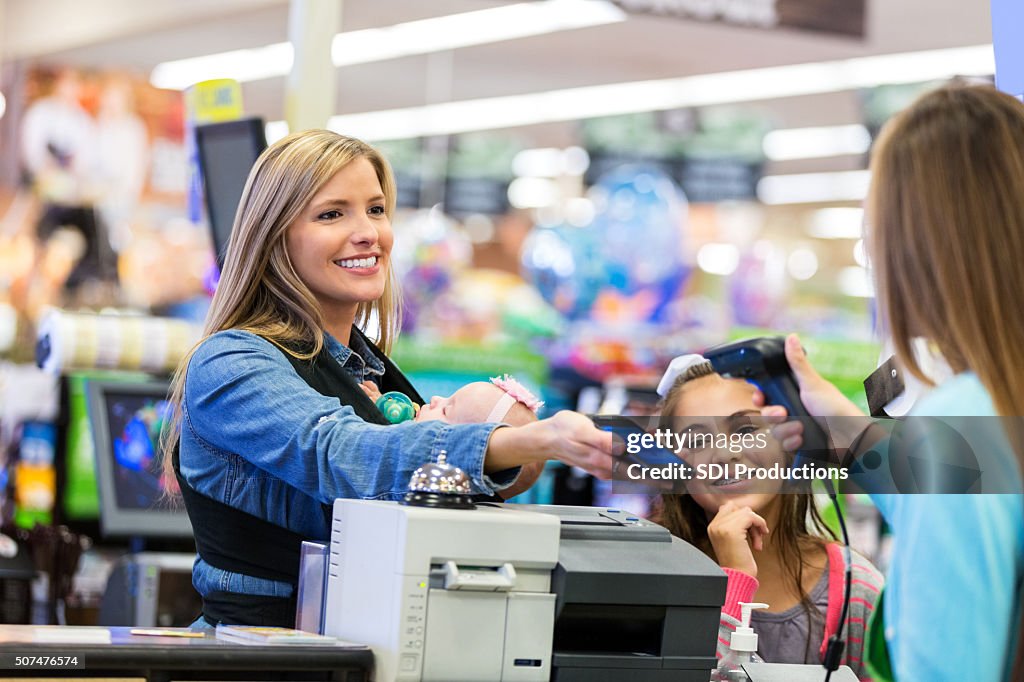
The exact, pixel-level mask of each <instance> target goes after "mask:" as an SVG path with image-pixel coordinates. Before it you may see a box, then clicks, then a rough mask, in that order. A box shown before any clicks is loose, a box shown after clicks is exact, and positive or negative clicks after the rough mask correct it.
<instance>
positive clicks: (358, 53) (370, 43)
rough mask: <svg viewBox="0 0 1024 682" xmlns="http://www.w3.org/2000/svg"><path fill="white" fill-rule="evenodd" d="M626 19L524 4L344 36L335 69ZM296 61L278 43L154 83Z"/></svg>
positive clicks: (159, 73) (589, 7)
mask: <svg viewBox="0 0 1024 682" xmlns="http://www.w3.org/2000/svg"><path fill="white" fill-rule="evenodd" d="M625 19H626V13H625V12H623V11H622V10H621V9H619V8H618V7H615V6H614V5H612V4H611V3H605V2H593V1H592V0H544V1H543V2H523V3H517V4H514V5H505V6H502V7H492V8H488V9H482V10H475V11H472V12H463V13H460V14H449V15H446V16H440V17H432V18H430V19H421V20H419V21H409V22H404V23H401V24H395V25H393V26H385V27H383V28H371V29H364V30H362V31H347V32H344V33H338V34H337V35H335V36H334V40H333V42H332V45H331V60H332V61H333V63H334V65H335V66H350V65H352V64H366V63H369V62H376V61H382V60H385V59H395V58H397V57H407V56H410V55H417V54H428V53H431V52H440V51H442V50H454V49H458V48H460V47H469V46H472V45H484V44H488V43H495V42H499V41H503V40H513V39H516V38H526V37H529V36H535V35H542V34H545V33H554V32H556V31H567V30H571V29H575V28H586V27H588V26H600V25H602V24H610V23H615V22H619V21H625ZM293 60H294V52H293V50H292V45H291V43H274V44H272V45H265V46H263V47H258V48H253V49H248V50H233V51H231V52H219V53H216V54H210V55H205V56H202V57H191V58H188V59H177V60H174V61H169V62H163V63H161V64H158V65H157V66H156V68H154V69H153V72H152V74H150V79H149V80H150V82H151V83H152V84H153V85H154V86H156V87H158V88H170V89H174V90H183V89H185V88H187V87H189V86H190V85H193V84H195V83H198V82H201V81H205V80H210V79H212V78H233V79H235V80H237V81H239V82H246V81H254V80H261V79H264V78H274V77H278V76H284V75H286V74H288V72H290V71H291V68H292V62H293Z"/></svg>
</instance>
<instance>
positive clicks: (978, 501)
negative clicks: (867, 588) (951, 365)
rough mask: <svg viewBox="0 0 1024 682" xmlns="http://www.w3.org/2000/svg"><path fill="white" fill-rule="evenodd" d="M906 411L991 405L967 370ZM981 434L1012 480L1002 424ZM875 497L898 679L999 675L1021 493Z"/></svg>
mask: <svg viewBox="0 0 1024 682" xmlns="http://www.w3.org/2000/svg"><path fill="white" fill-rule="evenodd" d="M912 414H915V415H927V416H937V417H942V416H963V417H972V416H991V415H995V414H996V411H995V407H994V405H993V404H992V399H991V396H990V395H989V394H988V391H986V389H985V388H984V386H982V384H981V382H980V381H978V378H977V377H976V376H975V375H974V374H971V373H967V374H961V375H958V376H956V377H954V378H953V379H951V380H949V381H947V382H945V383H944V384H942V385H941V386H939V387H938V388H936V389H935V390H934V391H933V392H932V393H930V394H929V395H927V396H926V397H925V398H923V399H922V400H921V401H920V402H919V403H918V404H917V405H916V406H915V408H914V410H913V413H912ZM993 425H995V422H994V423H993ZM985 435H986V439H987V440H989V442H987V443H985V444H982V447H985V448H991V449H990V450H989V452H993V453H998V454H999V457H998V460H999V461H1000V462H1001V464H1002V465H1003V467H1004V472H1009V475H1011V476H1013V475H1015V476H1017V477H1018V480H1019V479H1020V476H1021V474H1020V469H1019V467H1018V465H1017V461H1016V458H1015V456H1014V453H1013V451H1012V449H1011V448H1010V444H1009V442H1008V441H1007V440H1006V438H1005V436H1004V435H1003V434H1002V432H1001V431H998V430H997V429H995V428H993V429H986V434H985ZM972 445H974V446H975V447H977V445H978V444H972ZM976 451H977V450H976ZM872 499H873V500H874V501H875V504H876V505H877V506H878V508H879V509H880V510H881V512H882V514H883V516H884V517H885V519H886V521H887V522H888V523H889V525H890V526H892V528H893V535H894V539H895V542H894V545H893V556H892V562H891V564H890V566H889V571H888V575H887V576H886V595H885V600H884V605H883V609H884V616H885V621H884V622H885V640H886V643H887V645H888V649H889V658H890V661H891V663H892V671H893V673H894V675H895V678H896V680H897V681H898V682H914V681H916V680H926V681H927V682H938V681H940V680H950V681H951V682H953V681H955V682H960V681H962V680H972V681H976V682H988V681H990V680H991V681H992V682H995V681H996V680H1002V679H1003V677H1004V674H1005V670H1007V669H1008V666H1009V660H1010V658H1011V654H1012V653H1013V647H1014V645H1015V643H1016V632H1017V617H1018V616H1017V614H1018V611H1017V607H1016V600H1017V598H1018V587H1019V581H1020V580H1021V577H1022V575H1024V498H1022V496H1021V495H1013V494H989V495H873V496H872Z"/></svg>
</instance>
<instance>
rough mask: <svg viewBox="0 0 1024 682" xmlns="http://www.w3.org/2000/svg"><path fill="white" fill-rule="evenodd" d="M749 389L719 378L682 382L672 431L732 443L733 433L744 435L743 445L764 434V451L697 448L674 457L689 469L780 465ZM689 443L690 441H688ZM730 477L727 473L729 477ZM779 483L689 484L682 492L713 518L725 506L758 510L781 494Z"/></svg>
mask: <svg viewBox="0 0 1024 682" xmlns="http://www.w3.org/2000/svg"><path fill="white" fill-rule="evenodd" d="M755 390H756V389H755V388H754V387H753V386H752V385H751V384H749V383H747V382H746V381H743V380H742V379H725V378H723V377H721V376H719V375H717V374H712V375H709V376H704V377H700V378H698V379H693V380H691V381H689V382H687V383H686V384H685V385H684V387H683V389H682V394H681V395H680V397H679V402H678V403H677V404H676V409H675V412H674V414H673V417H674V419H673V420H672V421H673V424H672V428H673V430H675V431H676V432H678V433H680V434H685V433H687V432H689V434H691V436H699V435H701V434H705V435H706V436H708V437H710V438H711V439H714V438H715V437H716V436H719V434H725V435H727V436H729V437H732V438H738V436H737V435H736V434H740V435H742V434H750V435H749V436H747V437H746V438H744V440H746V441H748V442H751V441H754V440H755V436H757V435H759V434H762V433H763V434H764V436H765V441H766V443H767V447H764V448H762V447H759V446H757V444H756V443H755V445H754V447H750V448H745V449H742V450H741V451H740V452H733V451H731V450H730V449H729V448H715V447H710V448H703V449H693V450H684V451H681V452H680V453H679V455H680V457H682V458H683V459H685V460H686V461H687V463H688V464H690V465H691V466H696V465H698V464H730V465H734V464H745V465H746V466H748V467H751V468H757V467H770V466H771V465H772V464H774V463H776V462H778V463H780V464H785V462H786V456H785V453H784V451H783V450H782V447H781V446H780V445H779V443H778V442H777V441H776V440H775V439H774V438H772V436H771V434H770V433H768V430H767V427H766V426H764V424H763V422H762V421H761V418H760V414H761V412H760V410H759V409H758V408H757V406H756V405H754V392H755ZM691 440H692V438H691ZM732 473H733V472H730V474H732ZM782 485H783V482H782V481H761V480H757V479H753V480H746V479H745V480H740V481H735V480H731V479H724V478H721V479H717V480H693V481H690V482H689V484H688V488H687V489H688V490H689V492H690V494H691V495H692V496H693V499H694V501H696V502H697V504H699V505H700V506H701V507H702V508H703V509H704V510H705V511H706V512H708V514H709V515H714V514H715V513H716V512H717V511H718V508H719V507H720V506H721V505H723V504H724V503H726V502H734V503H735V504H737V505H739V506H746V507H750V508H751V509H753V510H754V511H756V512H760V511H763V510H764V509H765V508H766V507H767V506H768V505H769V504H770V503H771V502H772V500H773V499H775V497H776V495H777V494H778V492H779V491H780V490H781V489H782Z"/></svg>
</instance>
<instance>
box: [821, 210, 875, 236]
mask: <svg viewBox="0 0 1024 682" xmlns="http://www.w3.org/2000/svg"><path fill="white" fill-rule="evenodd" d="M807 232H808V233H809V234H810V235H811V236H812V237H817V238H818V239H860V238H861V237H863V236H864V209H863V208H858V207H853V206H849V207H836V208H821V209H818V210H817V211H815V212H814V213H812V214H811V219H810V225H809V226H808V229H807Z"/></svg>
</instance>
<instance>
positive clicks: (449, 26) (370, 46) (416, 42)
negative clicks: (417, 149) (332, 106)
mask: <svg viewBox="0 0 1024 682" xmlns="http://www.w3.org/2000/svg"><path fill="white" fill-rule="evenodd" d="M625 20H626V13H625V12H624V11H622V10H621V9H619V8H618V7H616V6H615V5H613V4H611V3H607V2H593V0H544V2H522V3H517V4H514V5H506V6H504V7H492V8H489V9H481V10H475V11H473V12H463V13H461V14H450V15H448V16H443V17H433V18H430V19H422V20H420V21H409V22H405V23H402V24H395V25H394V26H387V27H384V28H371V29H366V30H363V31H349V32H347V33H339V34H338V35H336V36H334V43H333V45H332V47H331V59H332V60H333V61H334V65H335V66H348V65H350V64H365V63H367V62H376V61H383V60H385V59H395V58H396V57H407V56H411V55H418V54H429V53H431V52H440V51H442V50H454V49H458V48H460V47H471V46H473V45H486V44H489V43H498V42H502V41H505V40H515V39H517V38H527V37H530V36H536V35H542V34H545V33H554V32H556V31H568V30H572V29H574V28H587V27H589V26H600V25H602V24H611V23H615V22H619V21H625Z"/></svg>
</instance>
